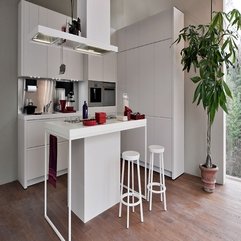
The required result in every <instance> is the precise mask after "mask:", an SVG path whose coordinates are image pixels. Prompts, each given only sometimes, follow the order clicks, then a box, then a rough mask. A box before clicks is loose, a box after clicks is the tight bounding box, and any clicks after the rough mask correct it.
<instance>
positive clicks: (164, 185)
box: [161, 153, 167, 211]
mask: <svg viewBox="0 0 241 241" xmlns="http://www.w3.org/2000/svg"><path fill="white" fill-rule="evenodd" d="M161 165H162V188H166V184H165V176H164V162H163V153H162V155H161ZM163 197H164V210H165V211H166V210H167V202H166V191H164V192H163Z"/></svg>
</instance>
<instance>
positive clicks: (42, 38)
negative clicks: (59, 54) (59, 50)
mask: <svg viewBox="0 0 241 241" xmlns="http://www.w3.org/2000/svg"><path fill="white" fill-rule="evenodd" d="M32 39H33V41H35V42H39V43H44V44H53V43H55V42H56V41H57V40H58V39H59V38H56V37H51V36H47V35H44V34H42V33H37V34H36V35H35V36H34V37H33V38H32Z"/></svg>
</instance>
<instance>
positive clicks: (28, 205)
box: [0, 169, 241, 241]
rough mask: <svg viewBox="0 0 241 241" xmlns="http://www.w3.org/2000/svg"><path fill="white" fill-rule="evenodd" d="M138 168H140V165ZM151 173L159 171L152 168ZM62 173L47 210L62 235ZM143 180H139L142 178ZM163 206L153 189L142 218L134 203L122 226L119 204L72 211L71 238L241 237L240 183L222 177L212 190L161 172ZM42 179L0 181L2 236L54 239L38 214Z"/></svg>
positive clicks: (8, 240)
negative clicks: (81, 213) (91, 213)
mask: <svg viewBox="0 0 241 241" xmlns="http://www.w3.org/2000/svg"><path fill="white" fill-rule="evenodd" d="M142 173H143V169H142ZM154 176H155V178H158V175H157V174H156V173H155V175H154ZM66 183H67V176H66V175H65V176H62V177H59V178H58V181H57V188H56V189H54V188H52V187H50V186H49V192H48V193H49V194H48V195H49V196H48V198H49V199H48V200H49V216H51V218H52V219H53V221H54V222H55V224H56V225H57V226H58V228H59V229H60V230H61V232H62V233H63V234H64V236H65V237H67V206H66V201H67V198H66V197H67V196H66V194H67V192H66ZM142 185H144V183H142ZM166 185H167V212H165V211H164V210H163V205H162V203H161V202H160V199H159V195H155V194H154V195H153V208H152V211H151V212H150V211H148V203H147V202H146V201H145V200H144V201H143V202H144V203H143V208H144V223H141V222H140V216H139V208H138V207H137V208H136V210H135V213H132V212H131V213H130V228H129V229H126V208H125V207H124V208H123V214H122V218H119V217H118V208H119V206H118V205H115V206H114V207H112V208H110V209H109V210H107V211H106V212H104V213H102V214H101V215H99V216H98V217H96V218H94V219H93V220H91V221H89V222H88V223H86V224H84V223H83V222H81V221H80V220H79V219H78V218H77V217H76V216H75V215H74V214H73V216H72V217H73V218H72V219H73V222H72V240H81V241H103V240H107V241H122V240H133V241H135V240H138V241H147V240H150V241H160V240H166V241H184V240H185V241H189V240H190V241H203V240H210V241H237V240H241V238H240V237H241V228H240V227H241V183H240V182H236V181H234V180H229V179H228V180H227V183H226V185H224V186H221V185H217V187H216V191H215V193H213V194H207V193H205V192H204V191H203V190H202V188H201V182H200V179H199V178H198V177H194V176H191V175H188V174H184V175H182V176H181V177H179V178H178V179H176V180H175V181H173V180H171V179H169V178H166ZM43 188H44V186H43V183H40V184H36V185H34V186H31V187H29V188H28V189H27V190H24V189H23V188H22V187H21V185H20V184H19V183H18V182H12V183H9V184H5V185H2V186H0V240H1V241H12V240H14V241H15V240H18V241H33V240H34V241H35V240H36V241H46V240H49V241H55V240H59V239H58V237H57V236H56V234H55V233H54V232H53V230H52V228H51V227H50V226H49V225H48V223H47V222H46V220H45V219H44V216H43Z"/></svg>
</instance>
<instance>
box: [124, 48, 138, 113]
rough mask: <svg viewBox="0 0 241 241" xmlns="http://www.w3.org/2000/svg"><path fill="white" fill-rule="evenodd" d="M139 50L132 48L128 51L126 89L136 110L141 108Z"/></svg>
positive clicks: (132, 107)
mask: <svg viewBox="0 0 241 241" xmlns="http://www.w3.org/2000/svg"><path fill="white" fill-rule="evenodd" d="M138 60H139V51H138V50H137V49H131V50H129V51H127V52H126V79H127V81H126V91H127V94H128V97H129V105H130V108H131V109H132V110H133V111H134V112H135V111H138V109H139V91H140V89H139V87H140V85H139V81H140V80H139V79H140V71H139V64H138V63H139V62H138Z"/></svg>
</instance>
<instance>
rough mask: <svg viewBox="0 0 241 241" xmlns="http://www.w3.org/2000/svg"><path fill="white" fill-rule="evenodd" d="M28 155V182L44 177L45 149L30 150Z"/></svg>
mask: <svg viewBox="0 0 241 241" xmlns="http://www.w3.org/2000/svg"><path fill="white" fill-rule="evenodd" d="M26 154H27V160H26V161H27V180H31V179H34V178H37V177H42V176H44V147H42V146H41V147H36V148H30V149H28V150H27V151H26Z"/></svg>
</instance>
